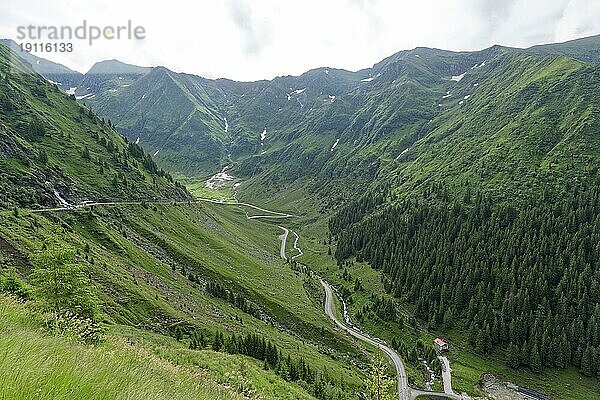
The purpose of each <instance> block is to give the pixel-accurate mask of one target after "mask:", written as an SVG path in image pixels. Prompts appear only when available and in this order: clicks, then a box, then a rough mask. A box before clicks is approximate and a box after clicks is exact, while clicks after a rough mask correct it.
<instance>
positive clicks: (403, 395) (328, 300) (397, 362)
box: [32, 198, 463, 400]
mask: <svg viewBox="0 0 600 400" xmlns="http://www.w3.org/2000/svg"><path fill="white" fill-rule="evenodd" d="M200 202H207V203H213V204H220V205H230V206H244V207H249V208H252V209H254V210H257V211H261V212H263V213H265V214H264V215H253V216H250V215H248V213H247V212H246V218H247V219H262V218H265V219H273V218H290V217H293V215H292V214H287V213H282V212H277V211H271V210H267V209H264V208H261V207H258V206H255V205H253V204H249V203H240V202H237V201H236V202H226V201H219V200H213V199H204V198H198V199H195V200H194V203H200ZM142 203H146V204H175V203H183V204H185V203H186V202H185V201H178V200H153V201H145V202H144V201H134V200H132V201H112V202H89V201H88V202H83V203H81V204H78V205H67V206H61V207H54V208H44V209H37V210H32V212H36V213H41V212H51V211H70V210H77V209H82V208H91V207H94V206H110V205H139V204H142ZM279 228H280V229H282V230H283V233H282V234H281V235H280V236H279V239H280V240H281V248H280V255H281V258H283V259H287V256H286V252H285V246H286V242H287V238H288V236H289V232H290V230H289V229H287V228H285V227H283V226H279ZM292 233H293V234H294V236H295V240H294V249H295V250H296V251H297V252H298V254H296V255H294V256H293V257H292V260H293V259H295V258H297V257H300V256H301V255H302V254H303V253H302V250H301V249H300V248H299V247H298V241H299V239H300V236H299V235H298V234H297V233H296V232H294V231H292ZM320 281H321V285H323V288H324V289H325V314H327V316H328V317H329V318H330V319H331V320H332V321H333V322H334V323H335V324H336V325H337V326H338V327H339V328H341V329H342V330H344V331H345V332H347V333H348V334H349V335H351V336H353V337H355V338H357V339H359V340H362V341H363V342H365V343H368V344H370V345H372V346H375V347H377V348H379V349H380V350H381V351H382V352H383V353H385V354H386V356H387V357H388V358H389V359H390V360H391V361H392V363H393V364H394V367H395V368H396V373H397V382H398V399H399V400H414V399H416V398H417V397H419V396H430V397H434V398H438V399H453V400H461V399H463V396H460V395H457V394H455V393H454V392H453V391H452V385H451V380H450V371H451V369H450V365H449V363H448V360H447V359H445V360H441V361H442V362H443V365H444V368H443V369H444V374H443V378H444V391H445V392H446V393H439V392H430V391H423V390H417V389H412V388H411V387H410V386H409V385H408V378H407V376H406V371H405V369H404V364H403V362H402V359H401V358H400V356H399V355H398V353H396V351H394V350H393V349H392V348H390V347H388V346H387V345H386V344H385V343H383V342H382V341H381V340H380V339H377V338H371V337H370V336H368V335H367V334H365V333H362V332H360V331H358V330H356V329H354V328H352V327H349V326H347V325H346V324H344V323H343V322H340V321H339V320H338V319H337V317H336V316H335V306H334V302H333V296H334V294H333V289H332V287H331V285H330V284H329V283H327V281H325V280H323V279H320Z"/></svg>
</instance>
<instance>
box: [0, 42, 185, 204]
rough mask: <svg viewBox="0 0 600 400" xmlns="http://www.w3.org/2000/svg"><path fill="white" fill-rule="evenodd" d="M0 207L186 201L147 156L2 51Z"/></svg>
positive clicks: (12, 54)
mask: <svg viewBox="0 0 600 400" xmlns="http://www.w3.org/2000/svg"><path fill="white" fill-rule="evenodd" d="M0 77H1V78H0V193H1V194H0V208H8V207H12V206H15V205H16V206H19V207H29V208H35V207H39V206H52V205H62V206H64V205H66V204H67V203H79V202H81V201H84V200H94V201H101V200H113V199H152V198H169V199H186V198H189V194H188V193H187V191H186V190H185V189H184V188H183V187H182V186H181V185H179V184H178V183H177V182H174V181H173V178H172V177H171V176H170V175H169V174H168V173H166V172H164V171H163V170H162V169H160V168H158V167H157V166H156V164H155V163H154V161H152V159H151V158H150V157H149V156H148V155H146V154H144V152H143V150H142V149H141V148H139V147H138V146H136V145H134V144H130V143H127V140H126V139H125V138H124V137H123V136H122V135H120V134H119V133H118V132H116V131H115V130H114V128H113V127H112V124H111V123H106V122H105V121H104V120H103V119H101V118H99V117H97V116H96V115H95V114H94V113H93V112H92V111H91V109H88V108H86V107H83V106H81V105H79V104H78V103H77V102H76V101H75V100H73V99H71V98H70V97H69V96H67V95H66V94H64V93H62V92H60V91H59V90H58V88H57V87H56V86H54V85H52V84H50V83H48V82H46V81H45V80H44V79H43V78H41V77H40V76H39V75H36V74H35V73H34V72H33V71H32V70H31V67H30V66H29V65H27V64H25V63H24V62H23V61H21V60H20V59H19V58H18V56H17V55H16V54H14V53H12V52H10V50H8V49H7V48H6V47H4V46H1V45H0Z"/></svg>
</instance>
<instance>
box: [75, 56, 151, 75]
mask: <svg viewBox="0 0 600 400" xmlns="http://www.w3.org/2000/svg"><path fill="white" fill-rule="evenodd" d="M151 69H152V68H150V67H140V66H137V65H132V64H127V63H124V62H122V61H119V60H115V59H112V60H104V61H100V62H97V63H95V64H94V65H93V66H92V68H90V70H89V71H88V72H87V74H86V75H95V74H145V73H146V72H148V71H150V70H151Z"/></svg>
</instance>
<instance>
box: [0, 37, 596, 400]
mask: <svg viewBox="0 0 600 400" xmlns="http://www.w3.org/2000/svg"><path fill="white" fill-rule="evenodd" d="M1 43H2V44H5V45H6V46H0V220H1V221H2V222H3V224H2V226H0V266H2V268H1V269H0V290H2V291H8V292H10V293H12V294H15V293H16V294H17V295H18V296H20V298H22V299H24V300H27V301H39V299H38V300H35V299H36V297H35V296H34V295H33V294H30V291H31V293H33V292H35V293H38V292H39V290H40V288H39V286H40V283H39V281H38V282H37V283H36V280H35V274H33V275H30V272H31V271H32V270H35V269H36V258H35V257H34V256H32V257H29V256H27V255H28V254H39V253H40V252H42V254H45V253H43V252H44V251H45V250H46V249H47V248H48V246H49V245H48V243H51V242H53V241H54V242H56V241H58V242H61V243H62V242H64V243H66V244H67V245H68V246H71V247H72V248H74V249H77V250H76V251H75V252H74V256H73V257H75V259H76V260H77V261H78V262H80V263H81V265H83V266H84V267H85V271H86V274H87V277H88V278H89V279H90V280H91V281H92V282H93V283H94V286H96V287H97V288H98V289H99V294H98V296H97V297H98V299H99V301H100V303H101V304H102V305H101V313H102V315H103V318H104V320H103V322H104V323H105V324H106V326H107V327H108V330H109V332H110V335H111V336H110V337H111V341H110V343H111V346H116V349H117V350H118V351H122V350H123V349H122V348H121V346H120V343H121V340H123V338H125V339H126V340H127V343H130V342H135V343H138V342H139V343H146V344H147V346H148V348H151V349H152V350H148V349H146V347H143V348H142V347H136V346H137V344H135V345H133V346H134V350H135V351H136V352H140V353H141V354H144V355H148V351H150V354H151V355H152V356H151V357H150V358H152V357H154V358H153V360H155V361H156V360H157V359H158V360H160V362H158V364H159V365H163V364H161V363H162V362H163V361H165V360H166V362H167V364H168V366H169V367H171V366H172V364H171V363H173V364H176V365H178V366H184V367H190V366H191V370H192V371H197V370H198V369H201V370H202V371H208V372H207V373H208V374H209V376H210V379H208V380H207V382H209V383H211V382H213V380H215V382H218V383H219V384H217V385H216V387H212V386H210V385H209V386H210V390H216V391H217V392H218V391H219V390H225V391H226V392H227V396H231V398H236V397H235V396H242V397H244V398H252V396H254V395H256V396H258V397H260V396H264V397H265V398H290V399H291V398H313V397H316V398H320V399H334V398H336V399H346V398H348V399H352V398H360V396H361V394H360V392H361V390H362V389H361V388H362V387H363V382H362V380H363V378H364V376H365V375H368V373H367V374H365V371H366V370H367V369H369V368H367V365H366V363H365V354H368V352H369V349H368V348H364V347H363V345H362V344H359V343H357V341H355V340H354V339H352V338H351V337H349V336H348V335H345V334H344V332H343V331H340V330H338V329H337V328H336V327H335V326H334V325H333V324H331V321H330V320H329V319H328V318H327V317H326V316H325V315H324V314H323V313H322V311H323V310H322V302H323V300H324V298H323V295H325V293H326V292H327V291H326V290H325V292H323V288H322V287H321V286H322V285H323V287H325V288H327V286H325V281H321V279H326V280H327V281H328V282H330V283H331V284H333V285H335V287H336V288H338V292H337V293H338V295H339V297H340V299H341V300H342V302H340V303H339V304H338V306H343V307H346V310H345V311H346V312H345V314H344V317H345V318H346V322H347V323H349V324H353V323H356V324H357V325H358V326H360V327H361V328H364V329H365V331H368V332H370V333H373V334H374V335H377V336H379V337H380V338H382V339H384V340H386V341H387V343H389V344H390V348H394V349H395V351H397V352H398V354H399V355H400V356H399V357H401V358H402V359H403V360H404V361H405V363H406V368H407V374H408V377H407V378H405V379H406V380H407V381H409V382H410V385H411V386H413V387H415V388H416V387H422V386H426V385H424V383H423V381H424V380H427V379H429V378H427V376H430V375H428V374H429V372H431V371H432V370H433V373H434V374H438V373H441V371H442V366H441V365H440V364H439V363H438V359H437V357H436V356H435V352H434V350H433V347H432V345H431V343H432V341H433V338H436V337H440V336H444V337H445V338H446V339H447V340H449V342H450V343H451V344H452V349H451V353H450V355H449V358H450V360H451V362H452V370H453V372H452V373H453V385H454V386H453V388H454V390H455V391H456V392H457V393H460V392H466V393H468V394H469V395H481V394H482V391H484V389H485V388H484V386H485V385H484V381H485V379H484V378H485V375H484V373H486V372H492V373H495V374H498V375H500V376H501V377H502V378H503V379H511V380H515V381H517V382H518V383H519V384H523V385H531V386H534V387H536V388H537V389H539V390H543V391H544V392H546V393H548V394H550V395H554V396H557V397H558V398H568V399H584V398H591V397H593V395H591V394H590V393H597V390H598V381H597V376H600V306H598V304H599V302H600V298H599V297H598V293H599V291H598V288H600V272H599V269H598V260H600V247H599V246H598V244H597V243H599V240H598V238H599V237H600V219H598V214H599V212H600V211H599V210H600V194H599V192H598V187H599V186H598V182H600V180H599V167H600V164H599V162H598V160H599V159H600V158H599V157H600V136H598V132H599V131H600V100H599V99H598V96H597V94H598V93H599V92H600V66H599V64H598V63H599V62H600V51H599V49H600V36H594V37H589V38H583V39H577V40H574V41H570V42H566V43H557V44H548V45H540V46H534V47H531V48H528V49H517V48H510V47H503V46H492V47H490V48H487V49H484V50H481V51H473V52H453V51H446V50H440V49H431V48H424V47H420V48H415V49H412V50H406V51H401V52H398V53H396V54H394V55H392V56H390V57H388V58H386V59H384V60H382V61H380V62H379V63H377V64H375V65H373V66H372V67H371V68H366V69H363V70H360V71H354V72H353V71H345V70H341V69H336V68H327V67H323V68H317V69H313V70H310V71H307V72H306V73H304V74H302V75H300V76H283V77H277V78H275V79H273V80H262V81H256V82H236V81H233V80H229V79H207V78H203V77H200V76H196V75H191V74H185V73H176V72H174V71H171V70H169V69H167V68H165V67H160V66H159V67H140V66H135V65H129V64H125V63H122V62H120V61H117V60H108V61H102V62H99V63H96V64H95V65H94V66H93V67H92V68H91V69H90V71H88V72H87V73H85V74H81V73H78V72H75V71H72V70H70V69H68V68H67V67H64V66H62V65H59V64H55V63H51V62H49V61H46V60H43V59H41V58H38V57H36V56H34V55H31V54H27V53H20V49H19V48H18V46H17V45H16V44H15V43H14V42H11V41H2V42H1ZM211 176H212V178H211V180H210V181H209V182H213V181H215V180H217V181H218V180H224V181H226V184H225V185H224V186H223V187H217V188H216V190H214V186H212V184H208V182H207V179H208V178H209V177H211ZM180 182H183V183H184V184H185V185H187V186H184V184H182V183H180ZM217 186H218V185H217ZM198 187H200V191H199V193H200V194H201V195H202V196H201V197H211V198H212V200H211V199H206V198H203V199H196V200H198V202H196V201H193V200H194V198H193V196H192V194H190V191H191V192H193V193H195V194H197V192H194V190H196V189H198ZM196 197H200V196H196ZM222 197H225V198H226V199H227V201H221V198H222ZM215 199H218V200H215ZM90 203H92V205H90ZM253 204H259V205H260V206H254V205H253ZM261 207H267V208H270V209H273V210H275V209H277V210H279V211H280V212H274V211H269V210H267V209H265V208H261ZM284 210H285V212H284ZM264 214H268V215H264ZM269 218H271V219H272V220H273V221H276V222H277V225H274V224H269V223H267V222H264V221H261V219H265V220H267V221H268V220H269ZM279 224H281V225H279ZM284 225H285V226H284ZM282 231H283V234H282V233H281V232H282ZM288 234H293V235H295V241H294V242H293V245H292V244H291V243H290V242H291V241H290V240H289V239H287V236H288ZM277 235H281V236H277ZM57 238H60V240H58V239H57ZM286 240H287V243H288V244H287V245H286ZM274 243H276V246H275V245H274ZM298 243H300V246H301V247H302V249H303V250H300V248H299V247H298ZM50 248H52V247H51V246H50ZM290 251H294V252H297V253H296V255H295V256H293V258H292V257H289V258H288V257H287V256H286V254H288V253H289V252H290ZM277 255H281V258H280V257H278V256H277ZM299 256H302V258H300V259H299V260H300V261H299V262H298V261H296V258H297V257H299ZM9 265H10V266H11V267H13V268H14V275H9V273H8V272H6V271H8V267H9ZM4 267H6V268H4ZM38 268H39V266H38ZM3 288H4V289H3ZM6 304H9V305H8V306H7V305H6ZM0 305H3V307H5V308H6V309H9V310H10V311H11V312H13V313H16V314H19V315H20V314H22V309H20V308H19V306H18V305H14V304H12V303H7V302H6V301H5V300H4V298H2V297H0ZM332 313H333V312H332ZM96 322H98V321H97V320H96ZM2 323H3V320H2V319H1V318H0V327H1V326H3V325H1V324H2ZM36 326H37V325H36ZM27 327H28V325H26V324H23V325H22V326H21V328H20V329H22V330H24V331H26V332H27V335H20V336H23V337H25V338H29V337H30V335H31V332H30V331H29V330H27V329H28V328H27ZM223 332H225V335H227V336H226V337H223ZM37 334H39V332H38V333H37ZM131 338H134V340H132V339H131ZM0 339H1V338H0ZM209 344H210V347H211V349H212V350H209V349H208V346H209ZM188 346H189V349H188ZM65 347H66V345H63V344H61V347H60V348H61V349H62V351H65V350H64V349H65ZM113 350H114V348H113ZM223 352H226V353H229V354H228V355H227V356H231V358H227V359H226V358H224V356H225V354H223ZM32 354H33V353H32ZM119 354H120V353H119ZM242 356H248V357H249V359H251V360H250V361H248V360H247V359H246V358H243V357H242ZM214 360H219V363H221V364H219V365H216V364H217V363H216V362H214ZM244 360H245V361H244ZM246 362H247V363H246ZM91 363H92V364H97V362H95V361H93V362H91ZM238 364H239V365H243V366H240V367H237V366H236V365H238ZM134 365H138V364H135V363H134ZM151 365H154V364H153V363H151ZM223 365H225V366H226V367H223ZM163 366H164V365H163ZM430 367H431V368H430ZM67 369H68V368H67ZM223 369H225V370H226V371H228V373H224V374H222V373H221V372H222V371H223ZM233 369H235V370H236V371H238V372H236V374H233V375H235V376H233V377H232V375H231V374H230V373H229V372H231V370H233ZM68 370H72V369H68ZM173 370H174V369H169V371H170V372H169V373H172V372H173ZM182 370H183V371H184V372H185V371H188V370H187V369H185V368H183V369H182ZM177 372H181V371H180V370H177ZM188 372H189V371H188ZM153 378H156V375H153ZM184 378H185V379H187V375H185V377H184ZM165 379H166V380H169V379H174V378H173V376H172V375H168V374H167V378H165ZM575 379H576V382H577V384H576V385H573V386H571V383H572V382H575ZM184 381H185V380H184ZM152 382H153V384H155V385H158V386H160V385H161V384H160V382H162V381H161V380H160V379H159V380H156V381H152ZM157 382H158V383H157ZM185 382H187V381H185ZM248 382H250V383H248ZM434 384H435V383H434ZM437 384H438V385H439V380H438V383H437ZM575 386H576V387H575ZM248 387H250V389H248ZM232 388H233V389H232ZM437 389H439V390H441V388H439V387H438V388H437ZM451 389H452V388H451ZM95 390H98V389H95ZM275 392H276V393H277V395H275V394H274V393H275ZM257 393H258V394H257ZM269 396H270V397H269ZM109 397H110V396H109ZM181 397H182V398H185V396H181ZM206 398H211V397H210V396H208V395H207V397H206ZM213 398H221V397H220V395H219V394H216V395H214V396H213ZM223 398H225V397H223Z"/></svg>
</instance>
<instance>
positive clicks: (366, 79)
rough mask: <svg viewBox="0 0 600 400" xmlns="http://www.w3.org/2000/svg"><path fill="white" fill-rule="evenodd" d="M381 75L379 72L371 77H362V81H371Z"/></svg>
mask: <svg viewBox="0 0 600 400" xmlns="http://www.w3.org/2000/svg"><path fill="white" fill-rule="evenodd" d="M380 76H381V74H377V75H375V76H371V77H369V78H365V79H361V80H360V81H361V82H371V81H373V80H375V79H377V78H379V77H380Z"/></svg>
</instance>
